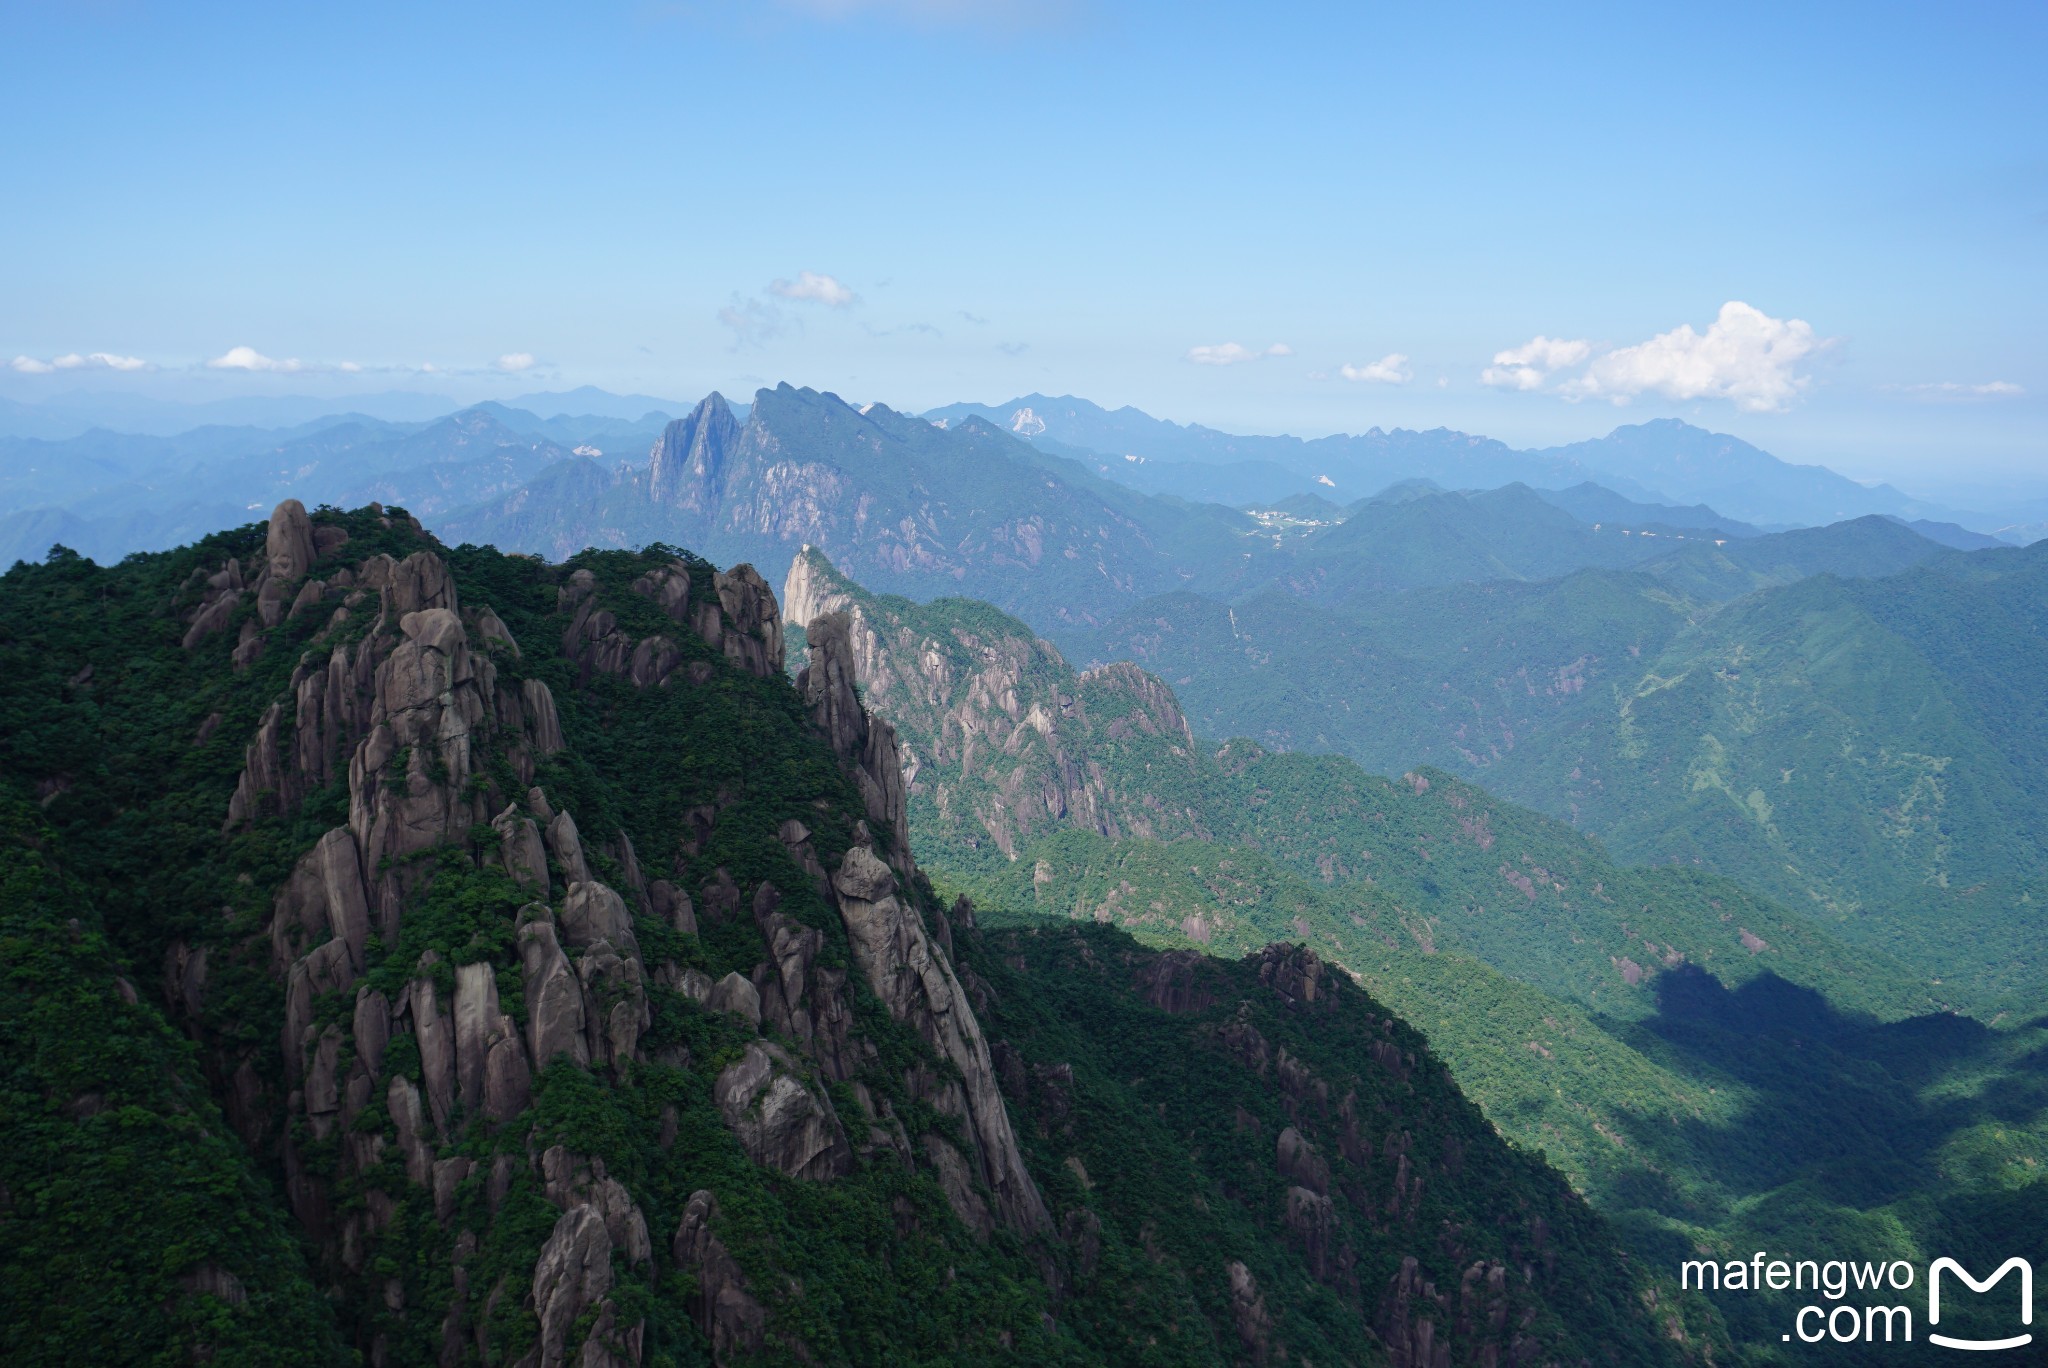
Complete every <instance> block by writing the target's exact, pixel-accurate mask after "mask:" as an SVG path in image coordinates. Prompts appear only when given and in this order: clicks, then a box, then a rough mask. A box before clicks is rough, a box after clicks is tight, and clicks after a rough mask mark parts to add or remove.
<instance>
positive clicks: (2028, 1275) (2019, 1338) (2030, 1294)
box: [1927, 1257, 2034, 1349]
mask: <svg viewBox="0 0 2048 1368" xmlns="http://www.w3.org/2000/svg"><path fill="white" fill-rule="evenodd" d="M1945 1272H1946V1273H1953V1274H1955V1275H1956V1277H1958V1278H1960V1279H1961V1280H1962V1281H1963V1282H1964V1283H1965V1284H1966V1285H1967V1286H1968V1287H1969V1289H1970V1290H1971V1291H1972V1292H1989V1291H1990V1290H1991V1289H1992V1288H1993V1287H1995V1286H1996V1285H1997V1284H1998V1283H1999V1282H2000V1281H2001V1280H2002V1279H2003V1278H2004V1277H2005V1275H2006V1274H2008V1273H2013V1272H2017V1273H2018V1274H2019V1275H2020V1324H2022V1325H2032V1324H2033V1323H2034V1266H2033V1265H2032V1264H2030V1263H2028V1262H2027V1261H2026V1260H2025V1259H2022V1258H2018V1257H2014V1258H2010V1259H2007V1260H2006V1261H2005V1262H2004V1263H2002V1264H2000V1265H1999V1266H1998V1271H1997V1272H1996V1273H1993V1274H1992V1275H1991V1276H1990V1277H1988V1278H1985V1279H1984V1280H1983V1281H1981V1282H1980V1281H1978V1280H1977V1279H1976V1278H1974V1277H1972V1276H1970V1271H1969V1270H1968V1269H1966V1268H1964V1267H1963V1266H1962V1265H1961V1264H1959V1263H1957V1262H1956V1261H1955V1260H1954V1259H1946V1258H1944V1259H1936V1260H1935V1261H1934V1262H1933V1264H1932V1265H1930V1266H1929V1267H1928V1269H1927V1339H1928V1342H1929V1343H1930V1344H1939V1345H1941V1346H1943V1347H1944V1348H1948V1349H2017V1348H2019V1347H2020V1346H2021V1345H2023V1344H2031V1343H2033V1340H2034V1336H2033V1332H2032V1331H2028V1332H2026V1333H2024V1334H2018V1335H2012V1336H2009V1337H2008V1338H2005V1339H1996V1340H1978V1339H1954V1338H1951V1337H1950V1336H1948V1335H1943V1334H1939V1333H1937V1332H1936V1331H1935V1329H1934V1327H1935V1326H1937V1325H1939V1324H1941V1275H1942V1274H1943V1273H1945Z"/></svg>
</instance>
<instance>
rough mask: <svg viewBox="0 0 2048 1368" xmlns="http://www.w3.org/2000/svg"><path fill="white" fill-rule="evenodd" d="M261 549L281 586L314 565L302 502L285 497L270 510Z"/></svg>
mask: <svg viewBox="0 0 2048 1368" xmlns="http://www.w3.org/2000/svg"><path fill="white" fill-rule="evenodd" d="M263 550H264V554H265V555H266V556H268V557H269V561H270V579H271V581H272V582H273V583H275V584H278V585H280V586H282V585H286V584H290V583H291V582H292V581H293V580H296V579H298V578H299V577H300V576H301V575H303V574H305V573H306V572H307V571H308V570H311V569H312V568H313V559H314V550H313V520H312V519H311V518H309V517H307V516H306V506H305V505H304V504H302V503H300V502H299V501H298V500H297V499H286V500H285V501H284V502H282V503H280V504H279V505H278V506H277V507H276V508H275V509H273V510H272V511H271V514H270V529H269V531H268V532H267V533H266V534H265V536H264V539H263ZM271 625H272V626H275V625H276V624H275V623H272V624H271Z"/></svg>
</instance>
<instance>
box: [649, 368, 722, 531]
mask: <svg viewBox="0 0 2048 1368" xmlns="http://www.w3.org/2000/svg"><path fill="white" fill-rule="evenodd" d="M739 435H740V425H739V423H738V421H737V420H736V419H734V417H733V416H732V410H731V409H730V408H728V407H727V406H726V402H725V398H724V396H723V395H719V394H711V395H708V396H706V397H705V399H704V400H703V402H702V403H700V404H698V405H697V407H696V408H695V409H693V410H691V412H690V414H689V416H688V417H686V418H679V419H677V420H676V421H675V422H672V423H670V424H669V425H668V426H667V427H666V428H663V429H662V433H661V437H660V438H659V440H657V441H656V442H655V444H654V449H653V450H652V451H651V452H649V453H648V460H647V492H648V495H649V497H650V498H652V499H653V500H654V502H656V503H658V504H665V505H668V506H670V507H673V508H680V509H685V510H688V511H690V512H711V511H713V509H715V507H716V506H717V503H716V500H717V493H718V491H719V489H720V488H721V486H722V485H723V484H724V475H725V467H726V463H727V461H728V460H729V459H730V458H731V454H732V448H733V445H734V444H735V443H736V442H737V441H738V440H739Z"/></svg>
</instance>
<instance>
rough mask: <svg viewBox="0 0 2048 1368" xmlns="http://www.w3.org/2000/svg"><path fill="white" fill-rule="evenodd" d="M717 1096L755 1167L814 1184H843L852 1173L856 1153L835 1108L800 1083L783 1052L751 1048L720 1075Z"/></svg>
mask: <svg viewBox="0 0 2048 1368" xmlns="http://www.w3.org/2000/svg"><path fill="white" fill-rule="evenodd" d="M712 1096H713V1097H714V1098H715V1099H716V1100H717V1103H718V1110H719V1112H720V1114H722V1115H723V1116H724V1117H725V1124H726V1126H727V1127H728V1128H729V1129H730V1130H731V1131H732V1133H733V1134H734V1136H736V1137H737V1138H738V1139H739V1142H740V1147H741V1148H742V1149H744V1150H746V1152H747V1154H748V1156H749V1157H750V1158H752V1159H753V1160H754V1162H755V1163H758V1164H765V1165H767V1166H768V1167H770V1168H773V1169H776V1170H778V1171H780V1172H782V1173H785V1174H788V1175H789V1176H790V1177H792V1178H806V1179H813V1180H824V1179H831V1178H838V1177H841V1176H843V1175H844V1174H846V1173H847V1172H848V1171H849V1170H850V1169H851V1168H852V1164H853V1151H852V1150H851V1148H849V1147H848V1145H847V1143H846V1132H845V1131H844V1130H843V1129H842V1128H841V1127H840V1124H839V1118H838V1116H837V1115H836V1114H834V1112H833V1110H832V1104H831V1103H830V1102H828V1101H826V1100H825V1098H824V1096H823V1095H822V1094H820V1093H818V1092H816V1091H814V1090H813V1089H811V1088H810V1087H808V1086H806V1085H805V1084H804V1083H803V1082H802V1081H801V1080H800V1079H799V1078H798V1076H797V1072H796V1064H795V1062H794V1061H793V1060H791V1059H790V1057H789V1056H788V1055H787V1054H786V1053H784V1052H783V1050H782V1048H781V1047H780V1046H777V1045H771V1044H769V1043H768V1042H767V1041H764V1040H755V1041H752V1042H749V1044H748V1045H747V1048H746V1052H745V1053H744V1054H742V1055H741V1056H740V1058H739V1059H737V1060H735V1061H734V1062H733V1063H731V1064H729V1065H727V1066H726V1068H725V1071H724V1072H723V1073H721V1074H719V1075H718V1081H717V1083H716V1084H714V1085H713V1087H712Z"/></svg>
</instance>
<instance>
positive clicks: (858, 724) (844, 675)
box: [796, 613, 910, 870]
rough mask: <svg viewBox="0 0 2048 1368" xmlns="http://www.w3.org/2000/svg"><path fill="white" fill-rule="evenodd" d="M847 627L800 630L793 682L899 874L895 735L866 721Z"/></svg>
mask: <svg viewBox="0 0 2048 1368" xmlns="http://www.w3.org/2000/svg"><path fill="white" fill-rule="evenodd" d="M851 629H852V623H851V621H850V620H849V619H848V618H847V616H846V615H845V614H844V613H827V614H825V615H824V616H823V617H819V618H814V619H812V621H811V624H810V626H809V627H807V628H806V629H805V639H806V640H807V641H808V642H809V645H810V663H809V664H807V665H805V666H804V669H803V672H802V673H801V674H799V675H798V676H797V682H796V687H797V691H798V692H799V693H801V694H802V695H803V699H804V706H805V707H806V708H807V709H808V710H809V712H810V717H811V722H812V725H814V726H816V727H817V728H818V729H819V730H820V731H822V732H823V733H824V734H825V737H826V739H827V740H829V741H830V742H831V743H832V749H833V751H834V752H835V753H836V754H837V755H838V756H839V758H840V760H841V762H842V763H843V764H844V765H845V766H846V770H847V773H848V774H850V775H851V776H852V777H853V781H854V784H855V786H856V787H857V788H859V790H860V795H861V804H862V806H863V807H864V808H865V809H866V810H867V815H868V820H869V821H870V822H873V823H875V824H876V825H877V826H879V827H881V828H882V829H884V830H886V831H888V832H890V833H891V844H890V848H889V861H890V863H891V864H893V865H895V866H896V867H897V868H898V869H899V870H907V869H908V868H909V867H910V848H909V845H908V844H907V838H906V836H905V832H906V831H907V829H908V820H909V819H908V808H907V800H906V798H905V795H904V790H903V762H902V759H901V757H900V755H899V754H898V752H897V748H896V729H895V728H894V727H892V726H890V725H889V724H888V723H887V722H885V721H882V720H881V719H880V718H876V717H871V716H869V714H868V711H867V709H865V708H863V707H862V706H861V702H860V694H859V692H858V690H857V689H856V688H855V683H856V679H857V667H856V662H855V657H854V652H853V643H852V640H851V637H850V632H851Z"/></svg>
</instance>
